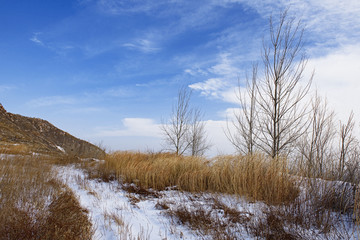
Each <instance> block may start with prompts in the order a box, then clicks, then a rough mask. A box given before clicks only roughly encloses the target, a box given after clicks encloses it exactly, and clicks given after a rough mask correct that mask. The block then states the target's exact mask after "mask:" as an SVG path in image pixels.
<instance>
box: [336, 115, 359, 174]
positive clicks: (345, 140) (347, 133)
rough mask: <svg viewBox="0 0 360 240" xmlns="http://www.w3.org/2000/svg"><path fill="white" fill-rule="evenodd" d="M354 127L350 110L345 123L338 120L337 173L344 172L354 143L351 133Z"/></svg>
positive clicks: (354, 139)
mask: <svg viewBox="0 0 360 240" xmlns="http://www.w3.org/2000/svg"><path fill="white" fill-rule="evenodd" d="M354 127H355V122H354V113H353V112H351V113H350V116H349V118H348V120H347V122H346V123H342V122H341V121H340V156H339V174H340V176H342V175H343V173H344V167H345V162H346V160H347V158H348V155H349V153H350V152H351V151H352V148H353V147H354V145H356V138H355V137H354V135H353V130H354Z"/></svg>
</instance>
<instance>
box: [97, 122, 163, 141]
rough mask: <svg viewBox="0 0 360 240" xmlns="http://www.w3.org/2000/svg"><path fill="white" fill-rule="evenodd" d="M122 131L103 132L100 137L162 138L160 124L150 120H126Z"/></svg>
mask: <svg viewBox="0 0 360 240" xmlns="http://www.w3.org/2000/svg"><path fill="white" fill-rule="evenodd" d="M122 124H123V128H122V129H110V130H108V129H105V130H101V131H100V132H99V133H98V135H99V136H104V137H109V136H112V137H115V136H116V137H126V136H137V137H161V131H160V127H159V124H156V123H155V122H154V120H152V119H149V118H124V119H123V120H122Z"/></svg>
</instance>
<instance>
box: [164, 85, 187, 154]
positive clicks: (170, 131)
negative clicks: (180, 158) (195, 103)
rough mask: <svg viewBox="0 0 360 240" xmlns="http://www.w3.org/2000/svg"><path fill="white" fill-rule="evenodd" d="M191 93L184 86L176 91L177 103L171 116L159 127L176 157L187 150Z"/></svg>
mask: <svg viewBox="0 0 360 240" xmlns="http://www.w3.org/2000/svg"><path fill="white" fill-rule="evenodd" d="M191 94H192V92H191V91H190V90H189V89H188V88H187V87H185V86H183V87H181V88H180V90H179V91H178V95H177V102H176V104H174V105H173V108H172V115H171V118H170V120H169V122H167V123H163V124H162V125H161V127H160V128H161V130H162V131H163V133H164V136H165V141H166V142H167V144H168V145H169V146H170V147H171V148H173V149H174V151H175V153H176V154H177V155H182V154H184V153H185V151H187V150H188V148H189V146H190V144H189V141H188V132H189V127H190V121H191V109H190V98H191Z"/></svg>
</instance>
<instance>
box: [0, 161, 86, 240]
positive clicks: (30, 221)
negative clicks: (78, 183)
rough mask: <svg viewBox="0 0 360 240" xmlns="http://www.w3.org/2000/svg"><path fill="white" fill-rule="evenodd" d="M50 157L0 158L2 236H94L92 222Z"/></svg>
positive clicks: (62, 237)
mask: <svg viewBox="0 0 360 240" xmlns="http://www.w3.org/2000/svg"><path fill="white" fill-rule="evenodd" d="M55 177H56V176H54V173H53V171H52V169H51V164H50V162H49V161H48V160H47V159H42V158H41V157H35V156H21V155H12V156H1V158H0V239H91V236H92V225H91V222H90V221H89V219H88V216H87V213H86V211H85V210H84V209H82V208H81V206H80V205H79V202H78V201H77V199H76V198H75V196H74V195H73V193H72V192H71V191H70V190H69V189H67V188H66V187H65V186H63V185H62V184H61V183H60V182H58V180H57V179H56V178H55Z"/></svg>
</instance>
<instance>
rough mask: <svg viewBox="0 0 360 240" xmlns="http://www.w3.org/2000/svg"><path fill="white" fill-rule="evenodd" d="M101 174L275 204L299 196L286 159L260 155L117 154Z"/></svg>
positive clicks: (109, 158) (110, 157)
mask: <svg viewBox="0 0 360 240" xmlns="http://www.w3.org/2000/svg"><path fill="white" fill-rule="evenodd" d="M101 171H103V172H104V173H107V174H103V175H106V176H108V175H111V174H113V175H114V176H115V177H116V179H118V180H119V181H122V182H126V183H135V184H137V185H138V186H139V187H143V188H153V189H156V190H163V189H166V188H169V187H176V188H177V189H179V190H184V191H190V192H218V193H228V194H237V195H241V196H246V197H248V198H249V199H252V200H260V201H264V202H267V203H271V204H279V203H284V202H290V201H292V200H294V199H295V198H296V197H297V195H298V193H299V191H298V188H297V187H296V185H295V183H294V181H293V180H292V179H291V177H290V176H289V174H288V173H287V165H286V159H280V158H279V159H275V160H274V159H271V158H267V157H265V156H263V155H260V154H259V155H252V156H219V157H216V158H214V159H211V160H206V159H204V158H199V157H187V156H177V155H175V154H170V153H148V154H146V153H139V152H114V153H111V154H109V155H108V156H107V158H106V161H105V163H104V165H103V166H102V170H101Z"/></svg>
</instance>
